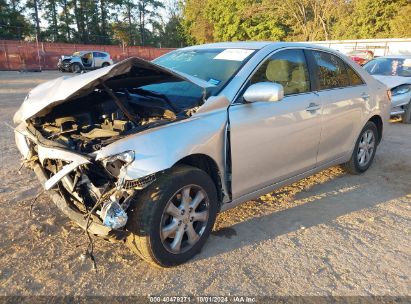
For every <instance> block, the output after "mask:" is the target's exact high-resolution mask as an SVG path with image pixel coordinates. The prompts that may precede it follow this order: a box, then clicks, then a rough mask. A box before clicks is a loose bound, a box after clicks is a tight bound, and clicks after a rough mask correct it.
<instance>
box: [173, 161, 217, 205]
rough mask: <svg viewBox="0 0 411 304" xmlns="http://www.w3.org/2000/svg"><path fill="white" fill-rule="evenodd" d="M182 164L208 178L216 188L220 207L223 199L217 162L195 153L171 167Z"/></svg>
mask: <svg viewBox="0 0 411 304" xmlns="http://www.w3.org/2000/svg"><path fill="white" fill-rule="evenodd" d="M183 164H184V165H188V166H192V167H195V168H198V169H201V170H203V171H204V172H206V173H207V174H208V175H209V176H210V178H211V179H212V181H213V183H214V185H215V187H216V190H217V195H218V200H219V204H220V206H221V204H222V201H223V197H224V191H223V186H222V180H221V176H222V175H221V172H220V170H219V168H218V165H217V162H216V161H215V160H214V159H213V158H211V157H210V156H209V155H206V154H201V153H197V154H191V155H188V156H185V157H184V158H182V159H180V160H179V161H177V162H176V163H175V164H174V165H173V167H175V166H178V165H183ZM220 206H219V207H220Z"/></svg>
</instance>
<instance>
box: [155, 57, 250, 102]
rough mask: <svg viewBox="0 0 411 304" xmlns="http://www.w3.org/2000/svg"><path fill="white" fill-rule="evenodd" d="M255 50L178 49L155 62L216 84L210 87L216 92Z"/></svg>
mask: <svg viewBox="0 0 411 304" xmlns="http://www.w3.org/2000/svg"><path fill="white" fill-rule="evenodd" d="M252 53H254V50H248V49H198V50H177V51H174V52H171V53H168V54H166V55H164V56H162V57H160V58H157V59H155V60H154V61H153V62H154V63H156V64H158V65H161V66H164V67H166V68H169V69H171V70H176V71H178V72H183V73H186V74H188V75H190V76H194V77H197V78H200V79H202V80H205V81H207V82H209V83H210V84H212V85H214V86H215V87H212V88H210V89H209V91H210V93H212V94H216V93H218V92H219V91H220V89H221V88H222V87H223V86H224V85H225V84H226V83H227V82H228V81H229V80H230V79H231V78H232V77H233V76H234V74H235V73H237V71H238V70H239V69H240V67H241V66H242V65H243V64H244V63H245V62H246V61H247V59H248V58H250V56H251V54H252Z"/></svg>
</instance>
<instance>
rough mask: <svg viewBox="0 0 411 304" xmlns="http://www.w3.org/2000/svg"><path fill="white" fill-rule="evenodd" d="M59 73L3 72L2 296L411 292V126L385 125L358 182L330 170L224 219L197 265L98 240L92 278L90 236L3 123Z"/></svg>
mask: <svg viewBox="0 0 411 304" xmlns="http://www.w3.org/2000/svg"><path fill="white" fill-rule="evenodd" d="M59 75H60V74H59V73H58V72H42V73H17V72H0V123H1V125H0V132H1V135H0V178H1V180H0V204H1V205H0V208H1V209H0V210H1V213H0V215H1V221H0V227H1V229H0V296H1V295H59V296H63V295H123V296H124V295H125V296H127V295H147V294H157V295H238V294H240V295H250V296H269V295H279V296H290V295H293V296H296V295H313V296H316V295H332V296H347V295H349V296H354V295H356V296H368V295H376V296H382V295H390V296H411V154H410V151H411V125H403V124H401V123H398V122H392V123H391V124H390V125H388V126H387V127H386V129H385V137H384V140H383V142H382V144H381V145H380V146H379V148H378V151H377V155H376V158H375V163H374V165H373V166H372V167H371V169H370V170H369V171H368V172H366V173H365V174H363V175H361V176H352V175H347V174H345V173H344V172H343V171H342V170H341V169H340V168H339V167H333V168H330V169H328V170H325V171H322V172H320V173H318V174H316V175H314V176H311V177H309V178H306V179H304V180H302V181H300V182H297V183H295V184H293V185H291V186H288V187H284V188H281V189H279V190H277V191H275V192H273V193H271V194H268V195H265V196H263V197H261V198H259V199H258V200H255V201H250V202H248V203H246V204H244V205H242V206H239V207H237V208H235V209H233V210H231V211H227V212H225V213H223V214H221V215H219V217H218V219H217V223H216V225H215V228H214V232H213V234H212V236H211V237H210V239H209V241H208V242H207V244H206V245H205V247H204V249H203V250H202V252H201V253H200V254H199V255H198V256H197V257H196V258H195V259H194V260H193V261H191V262H190V263H188V264H186V265H183V266H180V267H177V268H174V269H165V270H164V269H157V268H154V267H151V266H148V264H146V263H145V262H143V261H142V260H140V259H139V258H137V257H136V256H134V255H133V254H131V253H130V252H129V251H128V249H127V248H126V247H125V246H124V245H123V244H121V243H115V244H113V243H108V242H106V241H104V240H101V239H97V240H96V243H95V257H96V261H97V272H95V271H93V270H92V265H91V262H90V261H89V260H86V261H82V260H81V259H80V255H81V253H83V252H84V250H85V248H86V245H87V241H86V236H85V234H84V232H82V231H81V230H80V229H79V228H77V227H76V226H75V225H74V224H72V223H71V222H70V221H69V220H68V219H66V218H65V217H64V216H63V215H61V214H60V212H59V211H58V209H57V208H56V207H55V206H54V205H53V204H52V203H51V202H50V200H49V199H48V197H47V196H46V195H44V194H43V195H41V196H40V197H39V199H38V200H37V202H36V203H35V205H34V206H33V212H32V215H30V212H29V211H30V203H31V200H32V199H33V197H35V195H36V194H37V193H38V192H39V191H40V189H41V187H40V185H39V183H38V182H37V180H36V179H35V177H34V175H33V174H32V173H30V172H28V171H27V170H25V169H23V170H22V172H21V174H18V173H17V172H18V168H19V158H20V156H19V154H18V151H17V148H16V147H15V145H14V140H13V133H12V131H11V130H10V129H9V128H8V127H7V126H6V125H5V124H4V123H8V124H12V116H13V114H14V112H15V111H16V110H17V108H18V106H19V105H20V103H21V102H22V100H23V99H24V96H25V94H26V93H27V92H28V90H29V89H30V88H32V87H34V86H35V85H36V84H38V83H41V82H43V81H45V80H47V79H52V78H55V77H58V76H59Z"/></svg>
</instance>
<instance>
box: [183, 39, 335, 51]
mask: <svg viewBox="0 0 411 304" xmlns="http://www.w3.org/2000/svg"><path fill="white" fill-rule="evenodd" d="M267 46H270V47H271V48H273V49H276V48H278V49H280V48H284V47H312V48H316V49H322V50H326V51H334V50H332V49H330V48H327V47H323V46H321V45H316V44H310V43H306V42H280V41H276V42H274V41H239V42H217V43H207V44H200V45H193V46H189V47H185V48H183V49H180V50H198V49H219V48H221V49H235V48H239V49H250V50H261V49H263V48H265V47H267ZM334 52H337V51H334Z"/></svg>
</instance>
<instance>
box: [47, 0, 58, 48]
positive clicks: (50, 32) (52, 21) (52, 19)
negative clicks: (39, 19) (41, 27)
mask: <svg viewBox="0 0 411 304" xmlns="http://www.w3.org/2000/svg"><path fill="white" fill-rule="evenodd" d="M58 5H59V4H58V3H57V0H44V2H43V6H44V10H43V11H44V13H43V17H44V19H45V20H46V21H47V23H48V24H49V26H48V28H47V31H46V33H44V34H45V38H47V37H48V38H51V41H58V39H59V26H58V12H57V9H58Z"/></svg>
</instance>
